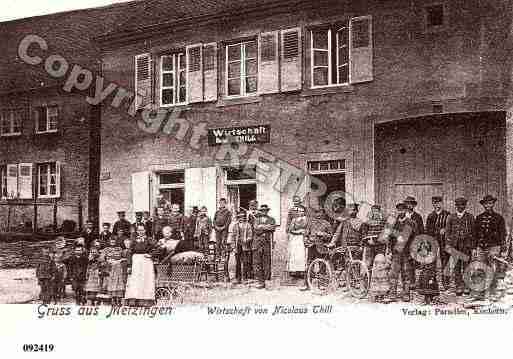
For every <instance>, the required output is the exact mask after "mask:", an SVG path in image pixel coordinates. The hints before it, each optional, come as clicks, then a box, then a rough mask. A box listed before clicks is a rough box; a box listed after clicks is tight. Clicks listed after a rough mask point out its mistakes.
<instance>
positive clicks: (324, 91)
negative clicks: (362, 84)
mask: <svg viewBox="0 0 513 359" xmlns="http://www.w3.org/2000/svg"><path fill="white" fill-rule="evenodd" d="M353 91H354V86H353V85H338V86H326V87H316V88H311V89H307V90H303V92H301V97H309V96H322V95H330V94H337V93H346V92H353Z"/></svg>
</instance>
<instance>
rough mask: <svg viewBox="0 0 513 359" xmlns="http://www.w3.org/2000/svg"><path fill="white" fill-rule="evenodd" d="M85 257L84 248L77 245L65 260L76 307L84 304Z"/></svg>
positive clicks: (86, 260)
mask: <svg viewBox="0 0 513 359" xmlns="http://www.w3.org/2000/svg"><path fill="white" fill-rule="evenodd" d="M87 262H88V259H87V256H86V254H85V250H84V247H83V246H81V245H77V246H76V247H75V249H74V251H73V255H72V256H71V257H70V258H69V259H68V260H67V263H68V269H69V278H70V279H71V286H72V288H73V292H75V301H76V303H77V305H82V304H85V298H84V284H85V281H86V278H87Z"/></svg>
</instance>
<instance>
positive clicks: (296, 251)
mask: <svg viewBox="0 0 513 359" xmlns="http://www.w3.org/2000/svg"><path fill="white" fill-rule="evenodd" d="M303 238H304V236H303V235H302V234H289V245H288V251H287V253H288V262H287V263H288V264H287V271H289V272H304V271H305V270H306V248H305V242H304V240H303Z"/></svg>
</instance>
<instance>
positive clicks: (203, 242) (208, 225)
mask: <svg viewBox="0 0 513 359" xmlns="http://www.w3.org/2000/svg"><path fill="white" fill-rule="evenodd" d="M211 232H212V220H211V219H210V218H209V217H208V213H207V207H205V206H203V207H201V209H200V214H199V216H198V218H197V220H196V229H195V230H194V242H195V244H196V248H197V249H198V250H200V251H202V252H205V251H206V250H207V247H208V242H209V240H210V233H211Z"/></svg>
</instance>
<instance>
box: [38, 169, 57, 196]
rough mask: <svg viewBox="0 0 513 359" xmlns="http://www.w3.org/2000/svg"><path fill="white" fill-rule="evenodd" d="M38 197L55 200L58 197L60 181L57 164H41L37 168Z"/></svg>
mask: <svg viewBox="0 0 513 359" xmlns="http://www.w3.org/2000/svg"><path fill="white" fill-rule="evenodd" d="M37 173H38V192H37V193H38V197H39V198H55V197H59V195H60V180H59V168H58V163H56V162H49V163H41V164H38V166H37Z"/></svg>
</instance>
